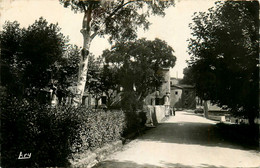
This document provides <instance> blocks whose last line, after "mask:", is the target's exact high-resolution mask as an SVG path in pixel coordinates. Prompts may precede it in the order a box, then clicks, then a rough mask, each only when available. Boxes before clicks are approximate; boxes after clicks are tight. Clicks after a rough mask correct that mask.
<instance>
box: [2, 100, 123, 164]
mask: <svg viewBox="0 0 260 168" xmlns="http://www.w3.org/2000/svg"><path fill="white" fill-rule="evenodd" d="M0 107H1V122H2V123H1V124H2V125H1V138H2V139H1V144H2V149H1V152H2V155H1V161H2V166H3V167H56V166H58V167H65V166H68V164H69V163H68V160H67V159H68V158H69V157H70V156H71V155H72V154H73V153H75V152H82V151H84V150H89V149H91V150H92V149H95V148H98V147H101V146H103V145H104V144H106V143H109V142H113V141H116V140H119V139H120V138H121V135H122V133H123V130H124V129H125V114H124V113H123V112H122V111H107V112H104V111H100V112H93V111H91V110H88V109H85V108H83V107H79V108H75V107H71V106H60V107H57V108H49V107H47V106H42V105H39V104H38V103H35V102H28V101H26V100H23V101H18V100H17V99H11V100H10V99H1V106H0ZM20 152H22V153H23V154H24V153H31V158H30V159H28V160H19V159H17V158H18V156H19V154H20Z"/></svg>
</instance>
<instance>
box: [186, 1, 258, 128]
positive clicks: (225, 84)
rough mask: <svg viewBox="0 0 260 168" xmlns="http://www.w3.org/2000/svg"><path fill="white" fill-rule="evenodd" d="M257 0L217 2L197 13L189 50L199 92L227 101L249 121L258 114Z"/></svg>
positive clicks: (220, 100)
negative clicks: (213, 6) (206, 10)
mask: <svg viewBox="0 0 260 168" xmlns="http://www.w3.org/2000/svg"><path fill="white" fill-rule="evenodd" d="M258 16H259V4H258V2H256V1H225V2H217V3H216V6H215V8H210V9H209V10H208V12H200V13H195V15H194V17H193V24H190V28H191V29H192V31H193V32H192V35H193V38H191V39H189V54H190V55H191V60H189V64H190V66H191V67H192V71H191V72H192V74H193V75H194V82H195V84H196V90H197V94H198V95H199V96H200V97H201V98H203V99H204V100H211V101H212V102H213V103H216V104H218V105H220V106H222V105H227V106H228V107H229V108H230V109H231V111H232V112H234V113H235V114H237V115H243V116H246V117H247V118H248V119H249V122H250V124H253V123H254V119H255V118H256V117H258V81H259V79H258V77H259V76H258V73H259V70H258V68H257V63H258V53H259V46H258V34H259V33H258V29H259V27H258V26H259V25H258V23H259V19H258Z"/></svg>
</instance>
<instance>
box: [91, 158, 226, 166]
mask: <svg viewBox="0 0 260 168" xmlns="http://www.w3.org/2000/svg"><path fill="white" fill-rule="evenodd" d="M161 165H162V166H157V165H153V164H147V163H144V164H140V163H136V162H132V161H117V160H108V161H103V162H101V163H99V164H97V165H96V166H94V167H93V168H166V167H167V168H176V167H180V168H184V167H185V168H194V166H190V165H184V164H181V163H168V162H161ZM201 166H202V167H211V168H220V167H223V166H219V167H218V166H214V165H208V164H202V165H201Z"/></svg>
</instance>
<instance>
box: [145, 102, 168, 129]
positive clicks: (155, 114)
mask: <svg viewBox="0 0 260 168" xmlns="http://www.w3.org/2000/svg"><path fill="white" fill-rule="evenodd" d="M147 107H148V111H147V123H148V124H151V123H153V125H157V124H158V123H161V122H162V121H163V119H164V118H165V114H166V110H165V109H166V108H165V106H164V105H158V106H151V105H148V106H147Z"/></svg>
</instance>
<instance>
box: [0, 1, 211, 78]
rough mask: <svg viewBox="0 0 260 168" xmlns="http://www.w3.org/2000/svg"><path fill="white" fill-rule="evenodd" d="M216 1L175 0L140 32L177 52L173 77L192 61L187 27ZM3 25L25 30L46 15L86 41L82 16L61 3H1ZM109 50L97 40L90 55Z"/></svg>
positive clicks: (76, 38) (77, 39) (75, 40)
mask: <svg viewBox="0 0 260 168" xmlns="http://www.w3.org/2000/svg"><path fill="white" fill-rule="evenodd" d="M214 2H215V0H176V5H175V7H171V8H169V9H167V10H166V16H165V17H163V18H162V17H158V16H157V17H152V18H150V19H149V20H150V21H151V23H152V25H151V27H150V29H149V30H148V31H146V32H144V31H143V30H142V29H140V30H139V32H138V35H139V37H140V38H141V37H146V38H147V39H149V40H153V39H154V38H160V39H162V40H165V41H166V42H167V43H168V45H170V46H172V48H173V49H174V50H175V53H174V55H175V56H176V57H177V61H176V65H175V67H174V68H173V69H171V76H172V77H177V76H178V77H179V78H182V77H183V74H182V72H183V68H185V67H186V66H187V64H186V62H185V60H188V59H189V55H188V53H187V46H188V43H187V41H186V40H187V39H188V38H189V37H190V36H191V35H190V33H191V31H190V29H189V27H188V24H189V23H191V22H192V20H191V19H192V15H193V13H194V12H199V11H206V10H207V9H208V8H210V7H212V6H214ZM0 14H1V16H0V25H1V29H2V25H3V24H4V22H5V21H7V20H9V21H15V20H17V21H18V22H19V23H20V24H21V26H22V27H27V26H28V25H30V24H32V23H33V22H34V21H35V20H37V19H38V18H39V17H41V16H43V17H44V18H45V19H46V20H47V21H48V22H49V23H58V25H59V27H61V28H62V30H61V32H62V33H63V34H64V35H66V36H69V38H70V43H72V44H77V45H78V46H82V43H83V39H82V34H81V33H80V29H81V23H82V18H83V14H75V13H74V12H72V11H71V10H70V9H69V8H64V7H63V6H62V5H60V4H59V1H58V0H0ZM106 48H110V45H109V44H108V42H107V40H106V39H101V38H95V39H94V40H93V42H92V44H91V48H90V52H92V53H94V54H95V55H96V56H99V55H101V54H102V51H103V50H104V49H106Z"/></svg>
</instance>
